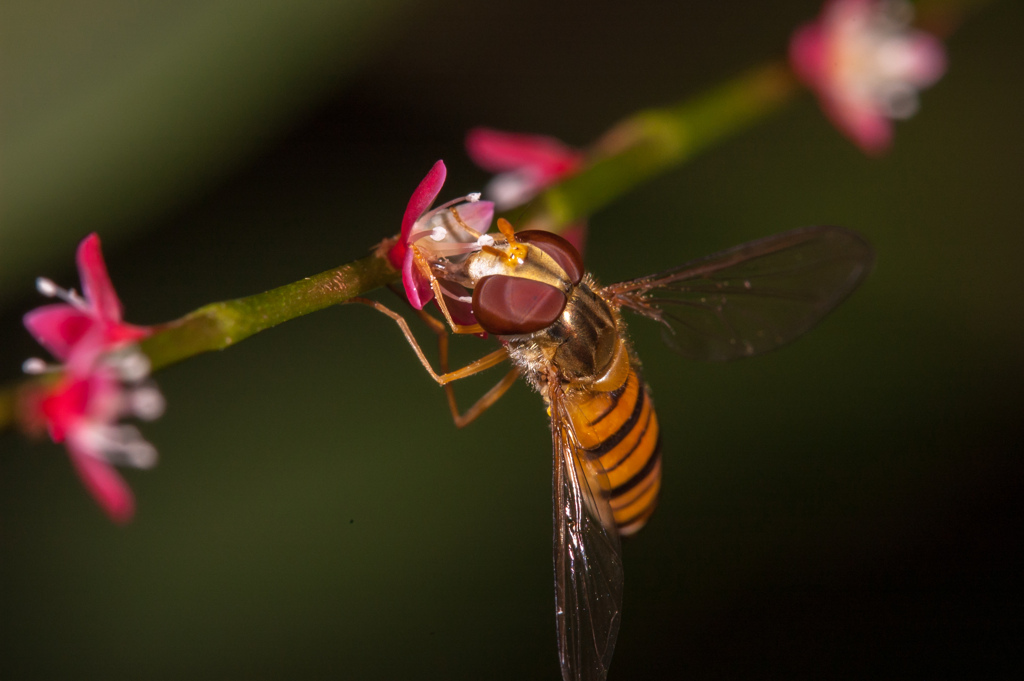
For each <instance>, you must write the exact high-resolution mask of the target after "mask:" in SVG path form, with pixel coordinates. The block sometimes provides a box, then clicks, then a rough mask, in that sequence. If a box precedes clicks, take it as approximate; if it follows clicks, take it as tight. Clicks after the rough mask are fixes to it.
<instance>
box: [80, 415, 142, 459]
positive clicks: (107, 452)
mask: <svg viewBox="0 0 1024 681" xmlns="http://www.w3.org/2000/svg"><path fill="white" fill-rule="evenodd" d="M83 436H84V439H85V442H84V443H83V444H85V445H86V446H85V450H86V451H96V452H98V453H100V454H102V459H103V460H105V461H107V462H108V463H112V464H116V465H120V466H132V467H134V468H152V467H153V466H154V465H155V464H156V459H157V453H156V447H154V446H153V445H151V444H150V443H148V442H146V440H144V439H143V438H142V433H140V432H139V429H138V428H136V427H135V426H128V425H122V426H97V427H95V428H90V429H88V430H87V431H86V432H85V433H84V434H83Z"/></svg>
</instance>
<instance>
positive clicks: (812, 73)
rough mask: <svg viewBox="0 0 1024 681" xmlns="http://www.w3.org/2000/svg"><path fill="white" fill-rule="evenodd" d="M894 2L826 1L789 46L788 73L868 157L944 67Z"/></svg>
mask: <svg viewBox="0 0 1024 681" xmlns="http://www.w3.org/2000/svg"><path fill="white" fill-rule="evenodd" d="M912 15H913V8H912V7H911V6H910V4H909V3H907V2H903V1H901V0H830V2H828V3H826V5H825V7H824V9H823V10H822V14H821V16H820V17H819V18H818V20H817V21H815V22H814V23H811V24H808V25H806V26H803V27H801V28H800V29H799V30H797V32H796V33H795V34H794V35H793V39H792V42H791V43H790V62H791V63H792V65H793V70H794V71H795V72H796V74H797V76H799V77H800V79H801V80H803V81H804V82H805V83H806V84H807V85H808V86H809V87H811V88H812V89H813V90H815V92H817V94H818V97H819V99H820V100H821V105H822V108H823V109H824V110H825V113H826V114H827V115H828V116H829V118H831V119H832V121H833V123H835V125H836V126H837V127H838V128H839V129H840V130H841V131H842V132H843V133H844V134H846V135H847V136H848V137H850V138H851V139H852V140H853V141H854V142H855V143H856V144H857V145H858V146H860V147H861V149H863V150H864V151H865V152H867V153H869V154H877V153H880V152H882V151H885V150H886V149H887V148H888V147H889V144H890V143H891V140H892V123H891V121H892V120H893V119H902V118H908V117H909V116H911V115H913V114H914V113H915V112H916V111H917V105H918V100H917V93H918V91H919V90H921V89H922V88H925V87H927V86H929V85H931V84H932V83H934V82H935V81H937V80H938V79H939V78H940V77H941V76H942V74H943V72H944V71H945V68H946V57H945V52H944V50H943V47H942V44H941V43H940V42H939V41H938V40H937V39H935V38H934V37H932V36H930V35H928V34H926V33H923V32H921V31H916V30H912V29H911V28H910V20H911V18H912Z"/></svg>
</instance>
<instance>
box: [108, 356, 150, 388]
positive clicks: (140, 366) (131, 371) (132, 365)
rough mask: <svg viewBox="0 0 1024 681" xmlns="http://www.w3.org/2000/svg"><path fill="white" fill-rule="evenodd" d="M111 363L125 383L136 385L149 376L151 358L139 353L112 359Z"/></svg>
mask: <svg viewBox="0 0 1024 681" xmlns="http://www.w3.org/2000/svg"><path fill="white" fill-rule="evenodd" d="M111 363H112V364H113V365H114V368H115V369H117V373H118V375H119V376H120V377H121V379H122V380H125V381H129V382H132V383H134V382H136V381H141V380H142V379H144V378H145V377H146V376H148V375H149V358H148V357H146V356H145V355H144V354H142V353H141V352H138V351H132V352H128V353H125V354H122V355H120V356H114V357H111Z"/></svg>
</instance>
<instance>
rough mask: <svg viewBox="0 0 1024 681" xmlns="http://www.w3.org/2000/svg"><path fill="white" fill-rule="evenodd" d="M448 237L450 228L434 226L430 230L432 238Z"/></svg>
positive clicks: (439, 239)
mask: <svg viewBox="0 0 1024 681" xmlns="http://www.w3.org/2000/svg"><path fill="white" fill-rule="evenodd" d="M447 237H448V230H447V229H445V228H444V227H434V228H433V229H432V230H430V238H431V239H433V240H434V241H444V240H445V239H446V238H447Z"/></svg>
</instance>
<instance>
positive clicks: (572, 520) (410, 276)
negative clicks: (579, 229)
mask: <svg viewBox="0 0 1024 681" xmlns="http://www.w3.org/2000/svg"><path fill="white" fill-rule="evenodd" d="M421 186H422V185H421ZM435 193H436V192H435ZM477 198H478V196H476V195H474V196H471V197H466V198H465V199H463V200H456V201H453V202H450V203H448V204H445V205H444V206H441V207H440V208H437V209H434V210H433V211H429V212H427V213H424V214H423V215H422V216H421V217H420V218H419V219H418V220H416V222H415V224H414V226H413V227H412V229H411V230H409V234H408V235H407V238H408V248H409V253H411V255H407V256H406V259H405V265H406V266H405V269H404V272H403V275H404V276H403V279H404V282H405V286H406V292H407V295H408V297H409V299H410V301H411V302H413V303H414V306H416V307H422V304H423V303H425V302H427V301H428V300H429V299H430V297H431V296H432V297H433V298H434V299H435V300H436V302H437V304H438V307H439V308H440V310H441V312H442V313H443V315H444V318H445V321H446V322H447V326H448V328H450V329H451V331H452V332H454V333H470V334H472V333H476V334H481V333H486V334H490V335H493V336H494V337H496V338H497V340H498V341H499V342H500V343H501V348H499V349H498V350H495V351H494V352H492V353H490V354H488V355H486V356H484V357H482V358H481V359H479V360H477V361H475V362H472V363H471V364H469V365H468V366H466V367H464V368H462V369H459V370H457V371H452V372H449V371H448V370H447V329H446V327H445V325H444V324H443V323H442V322H440V321H439V320H437V319H436V318H435V317H432V316H430V315H427V314H426V313H423V315H422V316H423V317H424V318H425V320H426V321H427V322H428V323H429V324H431V326H432V327H433V328H434V330H435V331H436V332H437V333H438V337H439V339H440V341H441V342H440V345H441V369H442V373H441V374H438V373H436V372H435V371H434V370H433V368H432V367H431V365H430V363H429V361H428V360H427V358H426V356H425V354H424V353H423V350H422V349H421V348H420V346H419V344H418V343H417V341H416V340H415V338H414V337H413V336H412V333H411V332H410V330H409V327H408V324H407V323H406V321H405V320H404V318H402V316H401V315H399V314H397V313H395V312H394V311H392V310H390V309H388V308H386V307H384V306H383V305H382V304H380V303H378V302H375V301H369V300H365V299H355V300H357V301H358V302H362V303H366V304H368V305H371V306H373V307H375V308H376V309H378V310H380V311H381V312H383V313H385V314H387V315H388V316H390V317H391V318H392V319H394V320H395V321H396V322H397V323H398V324H399V326H400V327H401V328H402V331H403V333H404V334H405V336H406V339H407V340H408V341H409V343H410V345H411V346H412V348H413V350H414V351H415V352H416V354H417V356H418V357H419V359H420V362H421V363H422V364H423V366H424V367H426V369H427V371H428V372H429V373H430V374H431V376H432V377H433V378H434V379H435V380H436V381H437V382H438V383H439V384H441V385H442V386H444V387H445V390H446V392H447V395H448V401H449V407H450V408H451V411H452V415H453V417H454V419H455V422H456V425H458V426H462V425H465V424H466V423H468V422H469V421H471V420H473V419H474V418H475V417H476V416H478V415H479V414H480V413H481V412H482V411H483V410H485V409H486V408H487V407H489V406H490V405H491V404H493V403H494V402H495V401H496V400H497V399H498V398H499V397H500V396H501V395H502V394H503V393H504V392H505V391H506V390H508V388H509V387H511V385H512V384H513V383H514V382H515V380H516V378H517V376H519V375H521V376H523V377H524V378H525V379H526V380H527V381H528V382H529V383H530V384H531V385H532V386H533V387H534V389H536V390H537V391H538V392H539V393H540V394H541V396H542V397H543V398H544V402H545V404H546V405H547V409H548V414H549V416H550V419H551V439H552V448H553V458H554V483H553V487H554V512H553V515H554V547H553V550H554V565H555V619H556V624H557V632H558V652H559V658H560V661H561V667H562V677H563V678H564V679H566V681H582V680H587V681H595V680H601V679H604V678H605V677H606V676H607V672H608V666H609V664H610V662H611V657H612V651H613V649H614V647H615V639H616V636H617V635H618V628H619V619H620V612H621V605H622V585H623V570H622V558H621V548H620V541H619V540H620V537H621V536H625V535H629V534H632V533H634V532H636V531H637V530H639V529H640V528H641V527H642V526H643V525H644V523H645V522H646V521H647V519H648V518H649V517H650V515H651V514H652V513H653V511H654V507H655V504H656V503H657V497H658V491H659V488H660V483H661V438H660V432H659V428H658V419H657V415H656V412H655V409H654V405H653V402H652V400H651V396H650V390H649V388H648V386H647V384H646V383H645V382H644V380H643V378H642V374H641V367H640V362H639V360H638V359H637V356H636V353H635V352H634V350H633V348H632V346H631V344H630V342H629V339H628V337H627V335H626V325H625V321H624V320H623V318H622V314H621V311H622V310H623V309H626V310H630V311H631V312H634V313H637V314H640V315H641V316H644V317H648V318H650V319H653V320H655V321H657V322H660V323H662V324H663V325H664V327H665V338H666V340H667V342H668V344H669V345H670V346H671V347H672V348H673V349H674V350H676V351H677V352H679V353H680V354H682V355H684V356H686V357H689V358H692V359H702V360H715V361H721V360H729V359H734V358H739V357H746V356H750V355H756V354H759V353H762V352H765V351H768V350H771V349H773V348H776V347H779V346H780V345H783V344H785V343H787V342H789V341H791V340H793V339H794V338H796V337H797V336H799V335H800V334H802V333H803V332H805V331H807V330H808V329H810V328H811V327H812V326H814V325H815V324H816V323H817V322H818V321H819V320H820V319H821V318H822V317H824V316H825V314H827V313H828V312H829V311H830V310H832V309H833V308H834V307H836V306H837V305H838V304H839V303H840V302H842V301H843V299H845V298H846V297H847V296H848V295H849V294H850V293H851V292H852V291H853V290H854V289H855V288H856V287H857V286H858V285H859V284H860V282H861V281H863V279H864V277H865V276H866V275H867V273H868V271H869V270H870V268H871V264H872V261H873V253H872V250H871V247H870V246H869V245H868V244H867V243H866V242H865V241H864V240H863V239H862V238H861V237H860V236H858V235H857V234H855V233H854V232H851V231H848V230H845V229H841V228H838V227H809V228H806V229H798V230H794V231H791V232H785V233H783V234H778V235H775V236H770V237H767V238H764V239H761V240H758V241H753V242H751V243H748V244H744V245H742V246H737V247H735V248H732V249H729V250H726V251H722V252H720V253H717V254H715V255H711V256H708V257H706V258H702V259H700V260H695V261H693V262H690V263H687V264H684V265H681V266H679V267H675V268H673V269H670V270H666V271H664V272H661V273H659V274H653V275H649V276H645V277H641V278H639V279H634V280H632V281H625V282H621V283H618V284H612V285H610V286H601V285H599V284H598V283H597V281H596V280H595V279H594V277H593V276H592V275H590V274H589V273H587V272H586V271H585V270H584V268H583V260H582V257H581V256H580V254H579V252H578V251H577V250H576V249H575V248H574V247H573V246H572V245H571V244H570V243H569V242H567V241H566V240H565V239H563V238H562V237H560V236H558V235H556V234H553V233H551V232H546V231H539V230H527V231H522V232H518V233H516V232H515V231H514V230H513V228H512V226H511V225H510V224H509V223H508V222H507V221H505V220H502V219H499V220H498V229H499V233H497V234H488V233H486V231H487V229H488V228H489V226H490V220H491V215H492V212H486V211H479V210H475V208H477V207H478V206H474V202H475V201H476V199H477ZM460 201H461V202H460ZM481 203H485V202H481ZM407 218H408V216H407ZM403 235H405V230H404V229H403ZM417 301H418V302H419V303H420V304H419V305H417V304H416V302H417ZM506 359H507V360H510V361H511V363H512V365H513V368H512V370H511V371H510V372H508V374H506V376H505V377H504V378H503V379H502V380H501V382H499V383H498V384H497V385H496V386H494V388H492V389H491V390H490V391H489V392H488V393H486V394H485V395H484V396H483V397H482V398H480V400H479V401H478V402H477V403H476V404H475V405H474V406H473V407H472V408H470V409H469V410H467V411H466V412H465V413H464V414H460V413H459V411H458V408H457V406H456V404H455V399H454V395H453V393H452V390H451V382H452V381H454V380H457V379H460V378H464V377H466V376H470V375H472V374H475V373H478V372H480V371H482V370H484V369H487V368H490V367H493V366H495V365H497V364H499V363H500V362H502V361H504V360H506Z"/></svg>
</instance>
